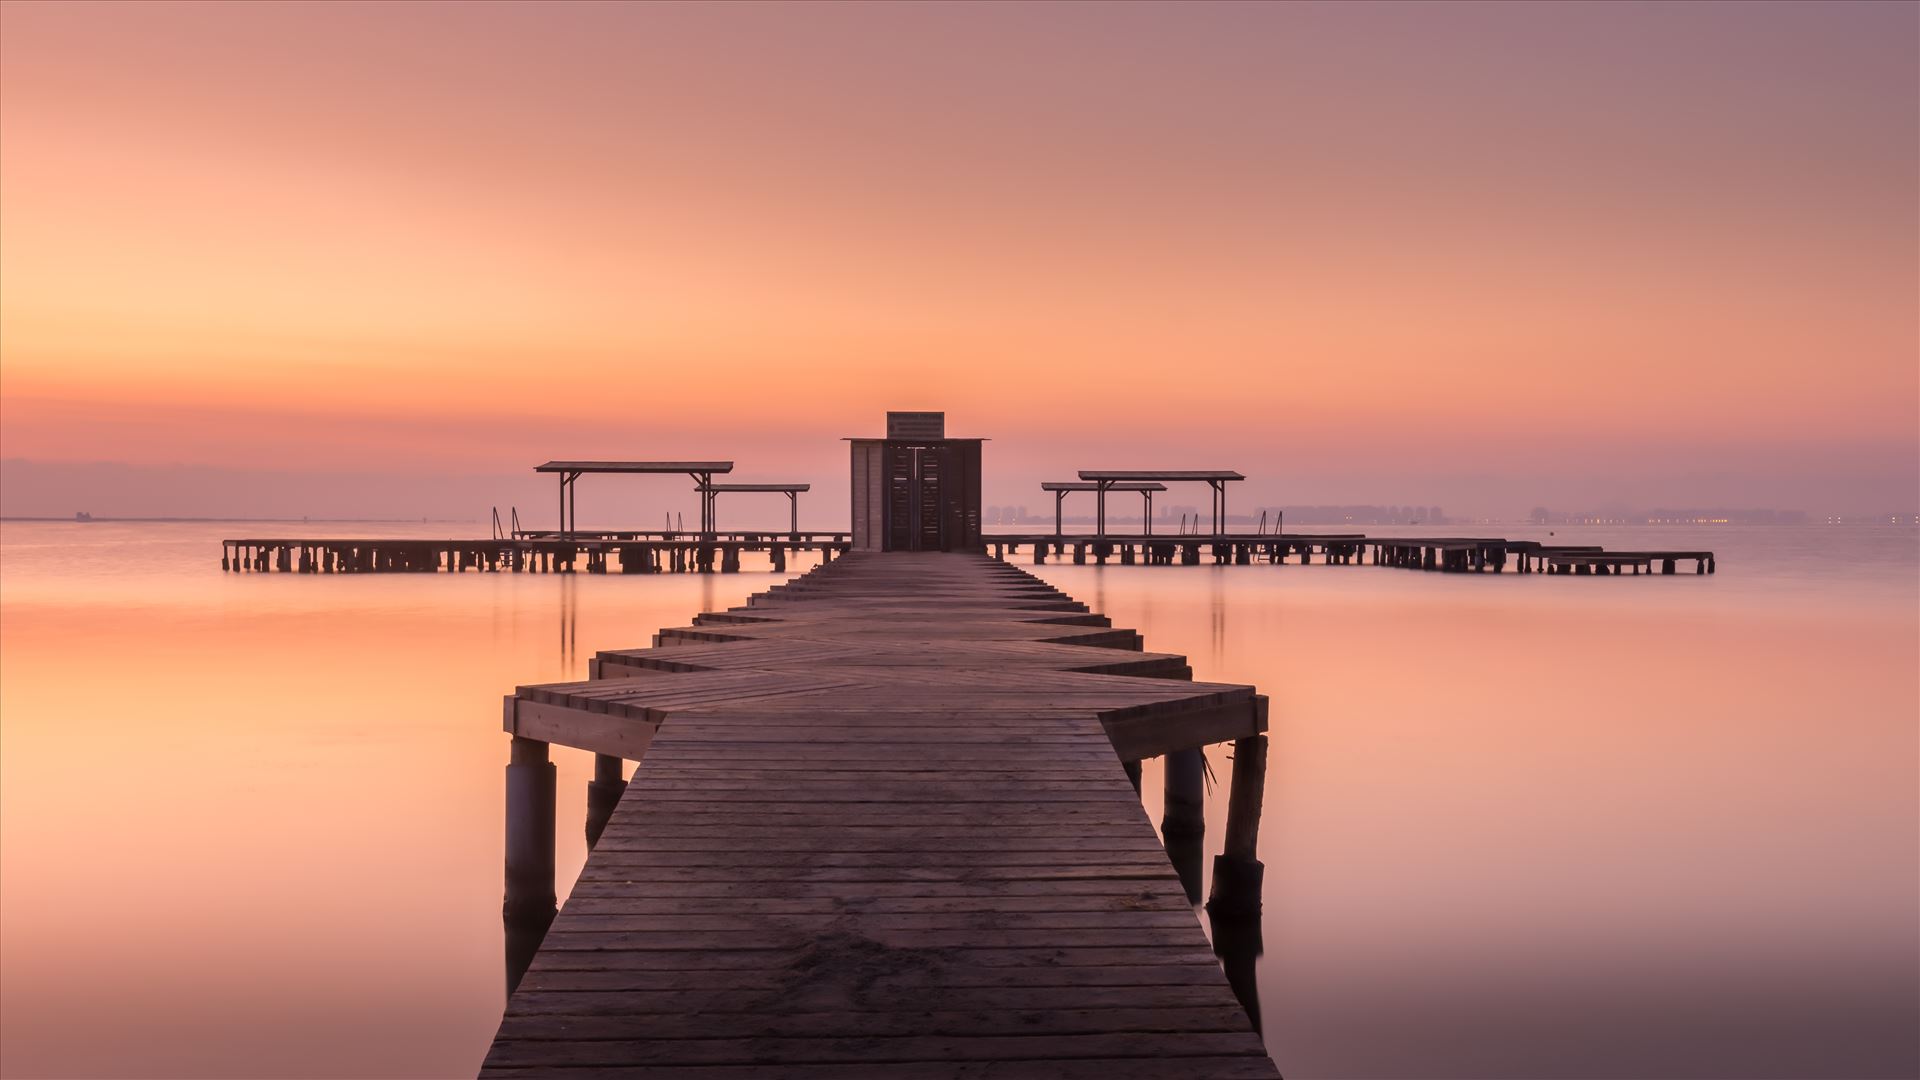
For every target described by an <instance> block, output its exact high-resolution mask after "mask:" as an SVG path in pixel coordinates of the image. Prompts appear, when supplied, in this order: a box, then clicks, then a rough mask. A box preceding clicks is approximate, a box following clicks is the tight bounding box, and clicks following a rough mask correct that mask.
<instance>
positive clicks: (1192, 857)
mask: <svg viewBox="0 0 1920 1080" xmlns="http://www.w3.org/2000/svg"><path fill="white" fill-rule="evenodd" d="M1165 761H1166V777H1165V780H1166V783H1165V804H1164V810H1163V812H1162V815H1161V818H1160V839H1161V841H1162V842H1163V843H1164V844H1165V845H1166V848H1167V857H1168V858H1169V859H1171V860H1172V862H1173V869H1174V872H1175V873H1176V874H1178V875H1179V876H1180V884H1181V886H1182V887H1184V888H1185V889H1186V892H1187V899H1188V900H1190V901H1193V902H1195V903H1198V902H1199V900H1200V865H1201V856H1202V853H1203V846H1204V843H1205V839H1206V833H1207V756H1206V754H1205V753H1203V752H1201V751H1200V750H1197V749H1195V750H1176V751H1174V752H1173V753H1171V754H1168V755H1167V756H1166V759H1165Z"/></svg>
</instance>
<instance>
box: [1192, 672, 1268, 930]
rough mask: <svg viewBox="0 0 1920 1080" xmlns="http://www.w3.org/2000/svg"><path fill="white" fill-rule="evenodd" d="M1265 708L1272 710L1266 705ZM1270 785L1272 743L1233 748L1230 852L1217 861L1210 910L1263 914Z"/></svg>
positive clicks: (1253, 741) (1259, 738)
mask: <svg viewBox="0 0 1920 1080" xmlns="http://www.w3.org/2000/svg"><path fill="white" fill-rule="evenodd" d="M1259 708H1260V709H1261V711H1262V712H1264V711H1265V709H1266V701H1265V699H1264V698H1261V699H1260V704H1259ZM1266 785H1267V737H1266V736H1265V735H1252V736H1249V737H1247V738H1244V739H1236V740H1235V741H1234V744H1233V788H1232V791H1231V793H1230V794H1229V795H1228V802H1227V838H1226V850H1225V851H1224V852H1223V853H1222V854H1220V855H1216V856H1214V860H1213V894H1212V896H1210V897H1209V898H1208V899H1207V909H1208V910H1209V911H1218V912H1221V913H1232V914H1250V913H1257V912H1258V911H1259V910H1260V884H1261V880H1262V878H1263V877H1264V875H1265V872H1266V871H1265V867H1264V866H1263V865H1262V864H1261V862H1260V806H1261V802H1262V800H1263V798H1264V796H1265V792H1266Z"/></svg>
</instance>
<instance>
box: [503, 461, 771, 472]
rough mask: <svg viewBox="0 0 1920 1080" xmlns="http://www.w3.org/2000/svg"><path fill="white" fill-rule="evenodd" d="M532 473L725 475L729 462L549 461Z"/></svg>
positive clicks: (534, 469) (730, 465) (729, 468)
mask: <svg viewBox="0 0 1920 1080" xmlns="http://www.w3.org/2000/svg"><path fill="white" fill-rule="evenodd" d="M533 471H534V472H548V473H568V472H570V473H726V472H732V471H733V462H731V461H549V462H547V463H546V464H545V465H535V466H534V467H533Z"/></svg>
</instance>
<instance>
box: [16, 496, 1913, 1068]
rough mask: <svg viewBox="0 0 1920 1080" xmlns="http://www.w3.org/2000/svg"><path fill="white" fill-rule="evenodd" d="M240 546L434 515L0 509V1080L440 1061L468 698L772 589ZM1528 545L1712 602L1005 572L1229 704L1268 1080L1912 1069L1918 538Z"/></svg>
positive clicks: (425, 529)
mask: <svg viewBox="0 0 1920 1080" xmlns="http://www.w3.org/2000/svg"><path fill="white" fill-rule="evenodd" d="M266 531H272V532H276V533H286V532H298V533H299V534H301V535H315V536H323V535H340V536H345V535H360V536H365V535H394V536H420V537H427V536H446V535H470V534H472V532H473V531H474V529H473V528H472V527H468V526H446V525H433V526H428V525H419V526H412V525H409V526H367V525H335V524H328V525H320V524H313V525H303V526H292V525H284V524H281V525H262V524H219V523H216V524H208V523H112V522H99V523H92V524H67V523H39V522H7V523H4V524H0V1073H4V1074H5V1075H7V1076H19V1077H30V1076H60V1075H85V1076H104V1075H121V1076H162V1075H183V1076H185V1075H192V1076H401V1075H419V1076H451V1075H462V1074H471V1073H472V1072H473V1070H474V1069H475V1068H476V1067H477V1066H478V1064H479V1062H480V1059H481V1056H482V1055H483V1053H484V1052H485V1049H486V1046H487V1043H488V1041H489V1039H490V1037H491V1035H492V1032H493V1029H494V1026H495V1024H496V1023H497V1021H498V1019H499V1015H500V1009H501V1006H502V1004H503V1001H504V981H503V973H502V943H501V927H500V891H501V862H502V847H501V845H502V822H503V814H504V810H503V806H502V778H503V770H504V765H505V762H506V753H507V746H506V737H505V735H503V734H502V733H501V731H500V699H501V695H503V694H505V693H508V692H510V691H511V689H512V688H513V686H514V685H516V684H520V683H533V682H546V681H556V680H562V679H574V678H584V677H585V675H586V662H587V659H588V658H589V657H590V656H592V654H593V653H594V652H595V651H596V650H599V649H607V648H621V647H632V646H637V645H644V644H646V643H647V642H648V640H649V639H650V636H651V635H652V633H653V632H654V631H655V630H656V629H658V628H659V627H662V626H678V625H685V624H686V623H688V622H689V621H690V620H691V618H692V616H693V615H694V613H696V612H698V611H700V610H704V609H712V608H724V607H726V606H729V605H733V604H738V603H741V602H743V601H744V600H745V599H746V597H747V596H748V595H749V594H750V593H752V592H755V591H758V590H760V589H763V588H766V587H767V586H768V585H770V584H772V583H774V582H775V581H778V580H781V576H780V575H774V574H770V573H766V572H764V563H761V564H757V566H756V564H754V563H751V562H749V564H748V571H749V572H746V573H741V574H727V575H707V576H700V575H633V576H624V575H618V574H614V575H607V576H599V575H591V576H590V575H586V574H580V575H539V574H492V575H486V574H474V573H468V574H461V575H448V574H433V575H428V574H419V575H402V574H380V575H301V574H279V573H273V574H223V573H221V572H220V569H219V557H220V546H219V541H220V539H221V538H222V537H226V536H235V535H249V534H260V533H262V532H266ZM1368 531H1369V532H1373V533H1382V534H1390V533H1393V532H1405V533H1410V534H1413V533H1418V532H1419V530H1389V529H1380V530H1368ZM1476 531H1491V532H1493V533H1494V534H1496V535H1507V536H1514V537H1525V538H1536V537H1544V534H1545V530H1544V529H1532V528H1528V527H1525V526H1508V527H1504V528H1501V529H1492V530H1483V529H1480V528H1479V527H1476ZM1555 531H1556V532H1557V534H1558V536H1557V537H1556V539H1559V540H1562V541H1565V542H1575V543H1599V544H1605V545H1607V546H1609V547H1615V548H1627V549H1642V548H1659V547H1671V548H1684V549H1693V548H1700V547H1708V548H1712V549H1714V550H1716V551H1717V552H1718V553H1719V573H1717V574H1714V575H1711V576H1695V575H1691V574H1681V575H1677V576H1673V577H1665V576H1655V577H1651V578H1649V577H1605V578H1591V577H1558V576H1556V577H1547V576H1519V575H1513V574H1504V575H1499V576H1497V577H1491V576H1487V575H1451V574H1437V573H1420V572H1415V571H1408V570H1395V569H1388V568H1376V567H1373V566H1362V567H1353V566H1318V565H1315V566H1309V567H1301V566H1293V565H1289V566H1284V567H1274V566H1249V567H1216V566H1201V567H1134V566H1126V567H1122V566H1117V565H1115V566H1108V567H1096V566H1074V565H1071V563H1068V564H1066V565H1061V564H1059V563H1049V564H1048V565H1047V566H1045V567H1033V566H1032V565H1031V562H1030V558H1029V556H1028V555H1027V554H1025V553H1024V552H1023V553H1022V554H1021V555H1020V556H1019V557H1018V558H1017V559H1016V560H1015V561H1016V562H1017V564H1018V565H1021V566H1025V567H1028V568H1030V569H1034V570H1035V571H1036V572H1037V573H1039V574H1040V575H1041V576H1043V577H1045V578H1046V579H1048V580H1049V581H1051V582H1053V583H1054V584H1056V585H1058V586H1059V587H1060V588H1062V589H1064V590H1065V591H1067V592H1068V593H1070V594H1072V595H1073V596H1075V597H1076V598H1078V599H1080V600H1083V601H1085V602H1086V603H1087V604H1089V605H1090V606H1092V607H1093V608H1094V609H1095V610H1098V611H1101V612H1104V613H1105V614H1107V615H1110V616H1111V617H1112V618H1113V621H1114V623H1115V624H1116V625H1119V626H1131V627H1133V628H1135V629H1138V630H1139V631H1140V632H1141V633H1142V634H1144V635H1145V637H1146V643H1147V648H1149V649H1152V650H1155V651H1161V652H1177V653H1184V654H1186V655H1187V656H1188V657H1189V658H1190V660H1191V662H1192V665H1193V668H1194V674H1195V677H1196V678H1200V679H1208V680H1220V681H1229V682H1244V683H1251V684H1253V685H1255V686H1256V687H1258V688H1259V689H1260V690H1261V691H1262V692H1263V693H1265V694H1267V695H1269V697H1270V698H1271V701H1272V717H1271V720H1272V732H1271V749H1270V755H1269V766H1268V773H1267V782H1266V791H1265V813H1264V820H1263V822H1262V827H1261V831H1260V853H1261V857H1262V859H1263V861H1264V862H1265V864H1266V878H1265V880H1266V886H1265V898H1264V899H1265V903H1264V910H1263V915H1262V917H1261V920H1260V924H1259V926H1258V930H1257V932H1253V933H1243V934H1240V935H1238V937H1239V940H1237V941H1235V942H1234V944H1233V947H1232V950H1231V951H1234V952H1236V953H1237V955H1238V957H1239V959H1240V961H1241V962H1242V963H1245V962H1247V961H1248V959H1249V958H1250V957H1252V956H1253V955H1254V954H1257V959H1252V960H1251V963H1252V969H1253V971H1254V972H1255V976H1256V978H1255V980H1254V981H1255V982H1256V983H1257V997H1258V1009H1259V1012H1260V1015H1261V1019H1262V1028H1263V1034H1264V1036H1265V1038H1266V1040H1267V1045H1268V1047H1269V1049H1271V1050H1272V1052H1273V1055H1274V1058H1275V1060H1276V1061H1277V1062H1278V1064H1279V1065H1280V1068H1281V1070H1282V1071H1283V1072H1284V1073H1285V1074H1286V1075H1287V1076H1288V1077H1290V1078H1293V1080H1301V1078H1304V1077H1763V1076H1796V1077H1800V1076H1804V1077H1815V1076H1817V1077H1839V1076H1847V1077H1878V1076H1911V1075H1914V1074H1916V1073H1920V1032H1917V1031H1916V1023H1917V1020H1916V1017H1917V1016H1920V973H1917V970H1916V965H1917V964H1920V960H1917V957H1920V933H1917V932H1916V923H1917V921H1920V918H1917V916H1916V912H1920V781H1917V778H1916V772H1917V770H1920V736H1917V735H1916V728H1917V727H1920V534H1916V531H1915V530H1914V529H1912V528H1893V527H1888V528H1874V527H1836V528H1815V527H1803V528H1763V527H1727V528H1675V529H1659V528H1628V529H1604V528H1582V527H1558V528H1556V530H1555ZM805 565H811V563H810V562H809V563H806V564H803V568H804V566H805ZM756 569H758V571H759V572H755V571H756ZM1210 757H1211V759H1212V761H1211V764H1212V767H1213V772H1214V774H1215V775H1216V776H1217V777H1218V778H1219V779H1220V781H1221V782H1220V783H1219V784H1218V785H1216V786H1215V787H1214V788H1213V789H1212V790H1211V791H1210V794H1209V821H1208V836H1207V848H1206V851H1207V853H1208V854H1209V855H1210V854H1211V853H1213V852H1217V851H1218V850H1219V848H1220V843H1221V835H1220V832H1221V826H1222V824H1223V822H1224V816H1225V810H1226V798H1227V785H1226V782H1225V781H1226V780H1227V778H1228V776H1229V775H1230V772H1231V764H1230V761H1229V760H1228V757H1229V752H1228V750H1227V749H1226V748H1219V750H1218V752H1216V753H1213V754H1211V755H1210ZM555 760H556V761H557V764H558V766H559V774H560V785H561V788H560V790H561V796H560V799H561V801H560V813H559V818H560V862H561V879H562V880H561V882H560V884H561V886H562V887H563V889H564V888H565V887H566V886H567V885H568V884H570V882H571V880H572V878H573V876H574V875H575V874H576V873H577V872H578V869H579V866H580V864H581V862H582V861H583V859H584V857H585V838H584V835H583V820H584V805H585V789H586V782H587V780H588V779H589V777H590V775H591V772H592V759H591V757H590V756H589V755H587V754H584V753H579V752H574V751H568V750H564V749H560V748H556V750H555ZM1142 797H1143V800H1144V801H1145V803H1146V804H1147V807H1148V810H1149V813H1150V816H1151V817H1152V818H1153V819H1154V820H1155V821H1157V820H1158V819H1159V816H1160V814H1159V809H1160V799H1161V793H1160V788H1159V778H1158V773H1157V770H1156V769H1155V768H1154V763H1148V767H1147V769H1146V775H1145V780H1144V784H1143V791H1142ZM1207 861H1210V860H1207ZM1205 862H1206V861H1203V867H1202V869H1203V872H1204V869H1205ZM1203 889H1204V885H1203ZM1203 895H1204V893H1203ZM1202 922H1203V925H1208V923H1207V920H1205V919H1204V918H1203V920H1202ZM1249 939H1250V940H1249ZM1222 951H1223V952H1228V951H1230V950H1227V949H1224V948H1223V950H1222Z"/></svg>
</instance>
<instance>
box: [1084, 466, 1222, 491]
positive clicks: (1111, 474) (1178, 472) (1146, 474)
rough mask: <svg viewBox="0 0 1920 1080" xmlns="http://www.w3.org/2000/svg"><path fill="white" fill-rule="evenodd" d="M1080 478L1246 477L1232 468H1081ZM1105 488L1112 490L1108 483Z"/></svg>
mask: <svg viewBox="0 0 1920 1080" xmlns="http://www.w3.org/2000/svg"><path fill="white" fill-rule="evenodd" d="M1080 479H1082V480H1095V481H1114V480H1138V481H1153V480H1245V479H1246V477H1244V476H1242V475H1240V474H1239V473H1237V472H1234V471H1233V470H1232V469H1157V470H1156V469H1145V470H1133V469H1081V470H1080ZM1107 490H1108V491H1112V490H1113V487H1112V485H1111V484H1110V483H1109V485H1108V487H1107Z"/></svg>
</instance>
